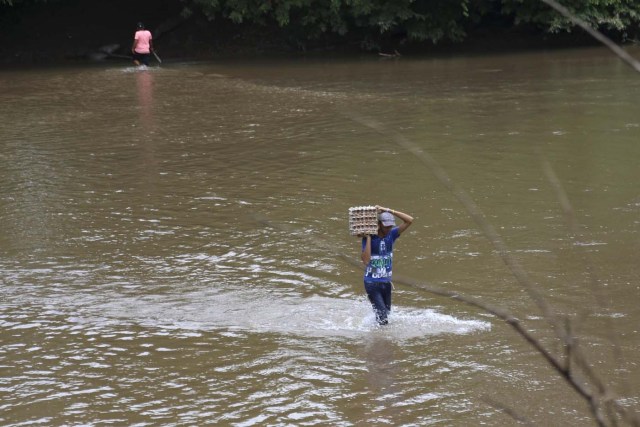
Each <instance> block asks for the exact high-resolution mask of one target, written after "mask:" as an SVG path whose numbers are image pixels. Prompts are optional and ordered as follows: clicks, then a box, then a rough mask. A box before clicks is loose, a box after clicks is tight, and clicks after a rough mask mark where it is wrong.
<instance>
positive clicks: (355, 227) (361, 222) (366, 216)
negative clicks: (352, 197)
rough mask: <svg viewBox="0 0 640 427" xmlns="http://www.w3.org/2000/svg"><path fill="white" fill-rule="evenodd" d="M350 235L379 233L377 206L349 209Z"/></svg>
mask: <svg viewBox="0 0 640 427" xmlns="http://www.w3.org/2000/svg"><path fill="white" fill-rule="evenodd" d="M349 233H350V234H351V235H352V236H357V235H359V234H377V233H378V209H377V208H376V207H375V206H355V207H352V208H349Z"/></svg>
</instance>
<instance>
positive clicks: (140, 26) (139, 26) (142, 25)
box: [138, 22, 144, 30]
mask: <svg viewBox="0 0 640 427" xmlns="http://www.w3.org/2000/svg"><path fill="white" fill-rule="evenodd" d="M138 29H139V30H143V29H144V24H143V23H142V22H138Z"/></svg>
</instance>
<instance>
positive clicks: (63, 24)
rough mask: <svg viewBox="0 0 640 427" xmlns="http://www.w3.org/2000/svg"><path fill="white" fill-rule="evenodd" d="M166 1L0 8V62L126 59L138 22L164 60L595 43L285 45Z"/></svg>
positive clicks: (497, 36)
mask: <svg viewBox="0 0 640 427" xmlns="http://www.w3.org/2000/svg"><path fill="white" fill-rule="evenodd" d="M180 8H181V6H180V4H179V3H177V2H175V1H171V0H157V1H155V2H153V3H150V2H147V1H142V2H134V4H131V2H127V1H125V0H114V1H112V2H110V3H109V4H108V5H104V4H100V3H98V4H93V3H91V4H88V3H87V2H83V1H81V0H76V1H75V2H73V1H72V2H69V1H66V2H63V3H47V4H44V5H38V6H35V5H30V6H20V7H18V6H16V7H14V8H7V7H4V8H3V9H1V10H0V11H2V12H4V13H3V14H2V15H1V16H0V25H1V26H2V28H3V31H2V33H1V34H0V64H4V65H10V64H18V65H47V64H60V63H68V62H72V61H105V60H127V57H128V56H129V55H130V52H129V49H130V45H131V39H132V37H133V31H134V28H135V24H136V22H138V21H140V20H141V21H144V22H145V23H146V25H147V27H148V28H150V29H152V30H153V31H154V33H155V34H156V36H155V45H156V50H157V52H158V53H159V54H160V55H161V57H162V58H163V60H165V61H182V60H186V59H193V60H212V59H219V58H233V57H273V56H292V55H311V56H314V55H398V54H400V55H424V54H432V55H448V54H456V53H484V52H496V51H507V52H512V51H516V50H528V49H550V48H563V47H576V46H583V45H590V44H595V42H594V41H593V40H592V39H590V38H589V37H588V36H587V35H586V34H584V33H583V32H581V31H575V32H574V34H555V35H550V34H543V33H540V32H536V31H534V30H531V29H520V30H517V31H516V30H510V31H506V30H504V29H486V28H485V29H482V30H479V31H476V32H474V33H471V34H468V36H467V38H466V40H465V41H464V42H461V43H450V42H445V43H440V44H437V45H434V44H432V43H430V42H421V43H405V42H403V41H402V40H400V39H387V40H381V41H379V43H378V45H371V44H369V45H366V46H365V45H364V44H363V43H362V42H361V41H359V40H351V41H348V40H344V39H337V38H336V39H334V40H329V39H327V40H323V41H321V42H312V43H306V44H304V45H303V44H301V43H299V42H292V41H291V40H290V39H289V38H288V37H287V36H286V34H283V33H282V32H281V31H280V29H279V28H256V27H252V26H245V25H236V24H232V23H230V22H228V21H220V22H215V23H212V22H210V21H208V20H206V19H205V18H204V17H203V16H201V15H198V14H193V15H192V16H190V17H189V18H182V17H181V13H180V12H181V9H180Z"/></svg>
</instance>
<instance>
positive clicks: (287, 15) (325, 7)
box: [0, 0, 640, 45]
mask: <svg viewBox="0 0 640 427" xmlns="http://www.w3.org/2000/svg"><path fill="white" fill-rule="evenodd" d="M45 2H49V3H52V2H58V3H64V2H65V0H0V11H1V9H3V8H8V7H18V6H20V5H25V4H34V3H45ZM176 2H178V3H180V4H181V5H182V10H183V12H182V13H183V16H184V17H187V16H189V15H190V14H193V13H199V14H204V16H206V18H207V19H208V20H209V21H210V22H211V25H216V24H217V23H219V22H220V21H226V22H231V23H235V24H244V25H252V26H255V27H264V28H278V29H279V31H280V32H281V33H282V34H286V35H287V37H289V38H290V39H292V40H297V41H299V42H301V43H304V42H306V41H312V40H322V39H329V38H332V39H339V38H343V39H350V40H360V41H361V42H362V43H364V44H366V43H371V44H372V45H375V43H376V42H377V41H379V40H382V39H385V38H387V39H388V38H395V39H398V40H406V41H413V42H431V43H438V42H441V41H451V42H459V41H463V40H465V38H466V37H467V36H468V34H469V33H470V32H472V31H473V30H476V29H478V28H480V29H482V28H496V27H498V28H500V29H511V28H518V27H519V28H523V27H525V28H528V29H530V30H532V31H545V32H549V33H559V32H570V31H572V29H574V28H575V24H574V23H573V22H572V21H571V20H569V19H568V18H567V17H565V16H562V15H561V14H558V13H557V12H556V11H554V10H553V9H552V8H550V7H549V6H548V5H547V4H545V3H544V2H543V1H541V0H176ZM560 3H561V4H562V5H563V6H564V7H566V8H567V9H568V10H570V11H571V13H573V14H574V15H575V16H576V17H578V18H579V19H581V20H583V21H584V22H586V23H587V24H589V25H590V26H591V27H592V28H594V29H597V30H599V31H602V32H605V33H608V34H609V35H612V36H613V37H614V38H616V39H618V40H621V41H625V40H629V39H635V38H636V37H637V36H638V35H639V33H640V1H638V0H606V1H603V0H562V1H561V2H560ZM25 10H29V9H25Z"/></svg>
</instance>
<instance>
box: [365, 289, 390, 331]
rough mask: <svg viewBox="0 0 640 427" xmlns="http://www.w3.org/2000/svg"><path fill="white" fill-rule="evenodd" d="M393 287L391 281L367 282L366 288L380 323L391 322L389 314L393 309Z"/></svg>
mask: <svg viewBox="0 0 640 427" xmlns="http://www.w3.org/2000/svg"><path fill="white" fill-rule="evenodd" d="M391 288H392V285H391V283H389V282H386V283H366V282H365V284H364V289H365V291H367V296H368V297H369V301H371V305H372V306H373V311H374V312H375V313H376V320H377V321H378V324H380V325H386V324H387V323H389V321H388V320H387V316H388V315H389V312H390V311H391Z"/></svg>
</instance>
